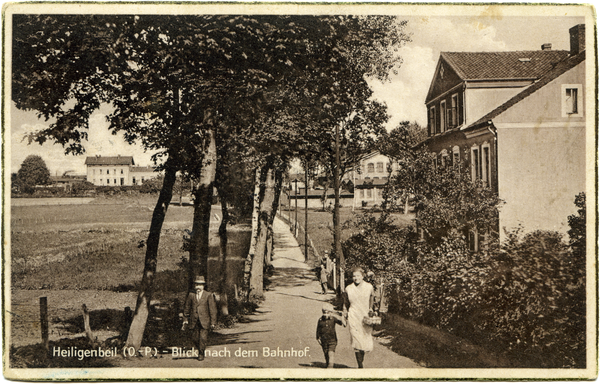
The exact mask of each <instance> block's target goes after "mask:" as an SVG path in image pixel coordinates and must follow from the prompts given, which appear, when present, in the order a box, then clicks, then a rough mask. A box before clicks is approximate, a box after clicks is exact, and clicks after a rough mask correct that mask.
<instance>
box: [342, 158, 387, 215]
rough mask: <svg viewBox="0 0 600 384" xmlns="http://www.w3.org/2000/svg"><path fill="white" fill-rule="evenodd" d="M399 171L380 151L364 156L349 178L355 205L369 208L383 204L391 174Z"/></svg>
mask: <svg viewBox="0 0 600 384" xmlns="http://www.w3.org/2000/svg"><path fill="white" fill-rule="evenodd" d="M397 170H398V164H397V163H395V162H393V161H391V160H390V158H389V157H387V156H385V155H382V154H381V153H379V152H378V151H374V152H371V153H369V154H367V155H365V156H363V157H362V158H361V159H360V160H359V162H358V164H357V166H356V167H355V169H354V170H352V171H350V172H349V173H348V174H347V176H348V177H351V178H352V179H351V181H352V184H353V185H354V205H355V206H356V207H361V206H364V207H368V206H374V205H380V204H381V203H382V202H383V190H384V188H385V186H386V184H387V183H388V178H389V176H390V174H392V175H393V174H394V172H396V171H397Z"/></svg>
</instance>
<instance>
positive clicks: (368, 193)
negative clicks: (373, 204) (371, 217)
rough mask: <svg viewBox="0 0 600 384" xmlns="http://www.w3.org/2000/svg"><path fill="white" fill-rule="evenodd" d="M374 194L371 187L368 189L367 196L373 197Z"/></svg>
mask: <svg viewBox="0 0 600 384" xmlns="http://www.w3.org/2000/svg"><path fill="white" fill-rule="evenodd" d="M372 196H373V195H372V192H371V190H370V189H367V197H372Z"/></svg>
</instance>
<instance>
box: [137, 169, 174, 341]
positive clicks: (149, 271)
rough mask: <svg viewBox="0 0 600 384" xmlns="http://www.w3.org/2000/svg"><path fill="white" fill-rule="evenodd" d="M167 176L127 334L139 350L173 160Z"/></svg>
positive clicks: (150, 293)
mask: <svg viewBox="0 0 600 384" xmlns="http://www.w3.org/2000/svg"><path fill="white" fill-rule="evenodd" d="M165 165H166V166H165V178H164V180H163V185H162V188H161V190H160V194H159V196H158V201H157V202H156V206H155V207H154V213H153V214H152V221H151V223H150V233H149V234H148V240H147V241H146V260H145V262H144V272H143V275H142V285H141V287H140V291H139V293H138V298H137V303H136V305H135V313H134V315H133V321H132V322H131V326H130V327H129V334H128V335H127V342H126V345H127V346H132V347H134V348H135V350H138V349H139V348H140V347H141V345H142V338H143V336H144V330H145V329H146V321H147V320H148V314H149V313H150V300H152V293H153V288H154V287H153V284H154V276H155V274H156V263H157V257H158V244H159V241H160V232H161V229H162V225H163V222H164V221H165V216H166V214H167V209H168V208H169V203H170V202H171V198H172V197H173V185H174V184H175V179H176V174H177V170H176V169H175V168H174V167H173V166H172V164H171V160H167V162H166V164H165Z"/></svg>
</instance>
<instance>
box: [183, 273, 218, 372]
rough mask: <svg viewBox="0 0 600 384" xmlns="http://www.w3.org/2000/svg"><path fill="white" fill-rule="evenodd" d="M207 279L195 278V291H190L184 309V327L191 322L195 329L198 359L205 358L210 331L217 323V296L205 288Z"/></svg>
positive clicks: (202, 277)
mask: <svg viewBox="0 0 600 384" xmlns="http://www.w3.org/2000/svg"><path fill="white" fill-rule="evenodd" d="M205 285H206V280H204V276H198V277H196V279H195V280H194V290H195V291H194V292H190V293H188V296H187V298H186V299H185V305H184V309H183V319H184V320H183V329H185V328H186V327H187V325H188V324H189V329H190V330H192V331H193V333H192V339H193V340H194V342H195V344H196V345H197V347H198V360H200V361H202V360H204V350H205V349H206V344H207V342H208V331H209V330H212V329H213V328H214V327H215V324H216V323H217V304H216V302H215V296H214V295H213V294H212V293H211V292H208V291H205V290H204V286H205Z"/></svg>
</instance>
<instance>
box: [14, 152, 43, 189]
mask: <svg viewBox="0 0 600 384" xmlns="http://www.w3.org/2000/svg"><path fill="white" fill-rule="evenodd" d="M17 179H18V181H19V185H20V187H21V188H22V190H23V192H25V193H33V192H34V191H35V186H36V185H46V184H48V182H49V181H50V171H49V170H48V167H46V162H45V161H44V160H43V159H42V158H41V157H40V156H38V155H29V156H27V157H26V158H25V160H23V162H22V163H21V168H19V171H18V172H17Z"/></svg>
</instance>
